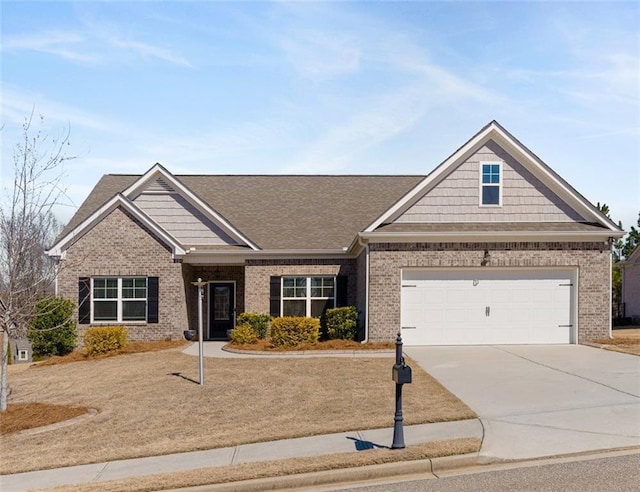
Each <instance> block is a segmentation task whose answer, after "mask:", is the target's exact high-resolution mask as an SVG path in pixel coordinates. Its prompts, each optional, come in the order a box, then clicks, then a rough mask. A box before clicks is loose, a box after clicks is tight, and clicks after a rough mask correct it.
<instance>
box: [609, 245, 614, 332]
mask: <svg viewBox="0 0 640 492" xmlns="http://www.w3.org/2000/svg"><path fill="white" fill-rule="evenodd" d="M608 242H609V338H611V339H612V338H613V238H609V241H608Z"/></svg>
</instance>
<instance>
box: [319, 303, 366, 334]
mask: <svg viewBox="0 0 640 492" xmlns="http://www.w3.org/2000/svg"><path fill="white" fill-rule="evenodd" d="M322 321H323V330H322V331H323V334H326V337H327V338H328V339H329V340H333V339H336V338H338V339H342V340H355V339H356V336H357V335H358V310H357V309H356V307H355V306H346V307H339V308H333V309H327V310H326V312H325V313H324V316H323V317H322Z"/></svg>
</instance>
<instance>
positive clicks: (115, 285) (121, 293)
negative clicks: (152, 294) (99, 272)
mask: <svg viewBox="0 0 640 492" xmlns="http://www.w3.org/2000/svg"><path fill="white" fill-rule="evenodd" d="M92 284H93V287H92V306H93V309H92V312H91V315H92V321H95V322H100V321H146V320H147V279H146V277H124V278H116V277H101V278H94V279H93V280H92Z"/></svg>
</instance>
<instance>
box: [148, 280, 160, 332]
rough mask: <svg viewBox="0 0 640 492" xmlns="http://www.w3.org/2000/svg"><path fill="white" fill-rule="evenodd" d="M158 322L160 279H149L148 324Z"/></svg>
mask: <svg viewBox="0 0 640 492" xmlns="http://www.w3.org/2000/svg"><path fill="white" fill-rule="evenodd" d="M157 322H158V277H147V323H157Z"/></svg>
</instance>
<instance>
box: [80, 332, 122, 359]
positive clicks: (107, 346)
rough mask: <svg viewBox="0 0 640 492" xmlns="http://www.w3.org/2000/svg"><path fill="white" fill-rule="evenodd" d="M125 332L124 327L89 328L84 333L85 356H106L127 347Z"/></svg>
mask: <svg viewBox="0 0 640 492" xmlns="http://www.w3.org/2000/svg"><path fill="white" fill-rule="evenodd" d="M127 333H129V330H127V329H126V328H125V327H124V326H103V327H99V328H89V329H88V330H87V331H86V332H85V333H84V351H85V353H86V354H87V355H92V354H106V353H107V352H111V351H113V350H118V349H121V348H124V347H126V346H127Z"/></svg>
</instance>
